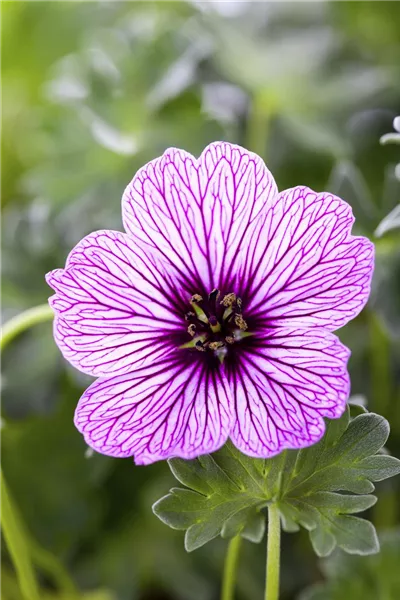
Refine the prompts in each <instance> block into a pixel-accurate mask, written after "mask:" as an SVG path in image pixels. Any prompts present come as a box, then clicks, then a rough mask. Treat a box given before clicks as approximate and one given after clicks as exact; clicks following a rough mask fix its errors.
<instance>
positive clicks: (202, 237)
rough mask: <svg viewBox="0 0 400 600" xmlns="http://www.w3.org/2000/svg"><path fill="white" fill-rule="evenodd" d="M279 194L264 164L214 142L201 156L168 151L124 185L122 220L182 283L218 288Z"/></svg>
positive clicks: (223, 144) (258, 158)
mask: <svg viewBox="0 0 400 600" xmlns="http://www.w3.org/2000/svg"><path fill="white" fill-rule="evenodd" d="M276 194H277V188H276V184H275V181H274V179H273V177H272V175H271V173H270V172H269V171H268V169H267V168H266V166H265V164H264V162H263V161H262V160H261V158H260V157H259V156H257V155H256V154H253V153H251V152H248V151H247V150H245V149H244V148H241V147H240V146H236V145H233V144H229V143H226V142H215V143H213V144H210V145H209V146H207V147H206V148H205V150H204V151H203V153H202V154H201V156H200V158H199V159H196V158H194V157H193V156H192V155H191V154H188V153H187V152H184V151H183V150H178V149H176V148H170V149H169V150H167V151H166V152H165V153H164V154H163V156H161V157H160V158H157V159H156V160H153V161H151V162H150V163H148V164H147V165H146V166H145V167H143V168H142V169H140V170H139V171H138V173H137V174H136V175H135V177H134V178H133V180H132V181H131V183H130V184H129V185H128V187H127V188H126V190H125V193H124V195H123V199H122V211H123V221H124V226H125V229H126V231H127V232H128V233H129V234H131V235H132V236H133V237H134V239H135V240H137V241H138V243H140V244H141V246H142V249H143V248H146V250H147V252H149V253H151V254H152V255H157V256H158V255H161V256H162V257H163V258H164V259H165V260H167V261H168V262H169V263H170V264H171V265H173V267H174V269H175V270H176V271H177V273H178V274H179V276H180V277H181V278H182V281H184V280H185V279H184V278H185V276H186V277H187V280H188V281H191V282H194V283H196V284H197V285H202V287H204V288H205V289H206V290H211V289H212V288H214V287H221V288H223V287H224V283H225V282H226V279H227V278H229V277H231V274H232V268H233V267H234V265H238V264H239V262H240V253H241V252H242V249H243V248H245V246H246V243H245V240H246V239H250V238H251V236H252V235H253V233H254V229H255V227H256V226H257V224H259V222H260V221H259V218H258V217H259V216H260V214H261V213H262V212H263V211H264V210H265V208H266V204H267V203H268V202H269V201H270V200H271V198H273V197H274V196H275V195H276ZM194 291H197V290H194Z"/></svg>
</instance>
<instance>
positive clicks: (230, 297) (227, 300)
mask: <svg viewBox="0 0 400 600" xmlns="http://www.w3.org/2000/svg"><path fill="white" fill-rule="evenodd" d="M235 302H236V294H234V293H230V294H226V296H224V297H223V298H222V300H221V304H223V306H226V307H228V306H232V305H233V304H235Z"/></svg>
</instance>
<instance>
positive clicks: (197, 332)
mask: <svg viewBox="0 0 400 600" xmlns="http://www.w3.org/2000/svg"><path fill="white" fill-rule="evenodd" d="M220 297H221V295H220V292H219V290H217V289H214V290H213V291H212V292H210V293H209V294H208V297H207V298H203V297H202V296H201V295H200V294H194V295H193V296H192V297H191V299H190V305H191V310H190V311H189V312H187V313H186V314H185V319H186V321H187V322H188V328H187V331H188V334H189V336H190V337H191V338H192V339H191V340H190V341H189V342H187V343H186V344H184V345H183V347H184V348H195V349H196V350H198V351H199V352H208V353H213V354H214V355H215V356H217V357H218V358H219V359H220V361H221V362H222V361H223V360H224V358H225V356H226V354H227V353H228V349H229V347H230V346H232V345H233V344H235V343H236V342H239V341H240V340H242V339H243V338H244V337H246V336H248V335H250V333H249V332H247V331H246V330H247V323H246V321H245V320H244V318H243V315H242V300H241V299H240V298H238V297H237V296H236V294H234V293H229V294H226V295H225V296H224V297H223V298H222V300H221V299H220Z"/></svg>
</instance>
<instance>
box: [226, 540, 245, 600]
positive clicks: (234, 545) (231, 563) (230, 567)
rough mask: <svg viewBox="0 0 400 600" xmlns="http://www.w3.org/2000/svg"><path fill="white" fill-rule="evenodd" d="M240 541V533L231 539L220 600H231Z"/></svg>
mask: <svg viewBox="0 0 400 600" xmlns="http://www.w3.org/2000/svg"><path fill="white" fill-rule="evenodd" d="M241 542H242V538H241V536H240V535H237V536H235V537H234V538H232V539H231V541H230V542H229V546H228V551H227V553H226V558H225V566H224V577H223V581H222V593H221V600H233V595H234V589H235V579H236V571H237V564H238V558H239V550H240V545H241Z"/></svg>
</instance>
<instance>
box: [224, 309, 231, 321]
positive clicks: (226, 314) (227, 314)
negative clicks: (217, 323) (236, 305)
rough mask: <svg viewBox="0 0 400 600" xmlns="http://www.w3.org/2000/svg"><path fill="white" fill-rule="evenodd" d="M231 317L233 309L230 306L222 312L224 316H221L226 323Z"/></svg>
mask: <svg viewBox="0 0 400 600" xmlns="http://www.w3.org/2000/svg"><path fill="white" fill-rule="evenodd" d="M232 315H233V309H232V307H231V306H230V307H229V308H226V309H225V310H224V314H223V315H222V320H223V321H227V320H228V319H229V317H231V316H232Z"/></svg>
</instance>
